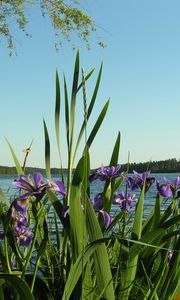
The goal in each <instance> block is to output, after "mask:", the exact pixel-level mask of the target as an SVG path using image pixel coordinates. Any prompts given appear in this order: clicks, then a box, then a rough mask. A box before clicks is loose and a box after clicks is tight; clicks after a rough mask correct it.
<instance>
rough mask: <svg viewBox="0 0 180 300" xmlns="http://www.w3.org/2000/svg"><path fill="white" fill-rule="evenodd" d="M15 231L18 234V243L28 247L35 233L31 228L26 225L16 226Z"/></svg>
mask: <svg viewBox="0 0 180 300" xmlns="http://www.w3.org/2000/svg"><path fill="white" fill-rule="evenodd" d="M14 232H15V234H16V240H17V243H18V244H19V245H20V246H24V247H28V246H29V245H30V243H31V241H32V238H33V234H32V231H31V229H29V228H27V227H25V226H20V227H18V226H16V227H14Z"/></svg>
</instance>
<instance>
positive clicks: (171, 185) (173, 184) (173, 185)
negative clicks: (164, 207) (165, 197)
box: [169, 177, 180, 195]
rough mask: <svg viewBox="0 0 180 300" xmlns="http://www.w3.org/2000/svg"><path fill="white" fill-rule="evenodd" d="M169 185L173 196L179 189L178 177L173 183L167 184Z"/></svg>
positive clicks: (179, 178) (179, 181) (179, 180)
mask: <svg viewBox="0 0 180 300" xmlns="http://www.w3.org/2000/svg"><path fill="white" fill-rule="evenodd" d="M169 183H170V188H171V191H172V193H173V195H174V194H175V192H176V191H177V190H178V189H180V177H176V179H175V180H174V182H169Z"/></svg>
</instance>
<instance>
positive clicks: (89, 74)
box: [77, 68, 95, 92]
mask: <svg viewBox="0 0 180 300" xmlns="http://www.w3.org/2000/svg"><path fill="white" fill-rule="evenodd" d="M94 70H95V68H94V69H92V70H91V71H90V72H89V73H88V74H87V75H86V77H85V80H86V81H87V80H88V79H89V78H90V77H91V75H92V74H93V73H94ZM82 85H83V83H82V82H81V83H80V85H79V86H78V88H77V92H79V90H80V89H81V88H82Z"/></svg>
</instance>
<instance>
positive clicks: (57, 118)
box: [55, 71, 63, 177]
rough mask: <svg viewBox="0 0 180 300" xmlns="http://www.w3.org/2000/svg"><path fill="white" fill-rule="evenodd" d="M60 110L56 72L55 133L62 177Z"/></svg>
mask: <svg viewBox="0 0 180 300" xmlns="http://www.w3.org/2000/svg"><path fill="white" fill-rule="evenodd" d="M60 110H61V92H60V81H59V75H58V71H56V104H55V132H56V142H57V148H58V154H59V160H60V169H61V175H62V160H61V149H60ZM62 177H63V176H62Z"/></svg>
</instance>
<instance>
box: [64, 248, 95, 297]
mask: <svg viewBox="0 0 180 300" xmlns="http://www.w3.org/2000/svg"><path fill="white" fill-rule="evenodd" d="M97 248H98V245H93V246H88V247H87V248H86V250H85V251H84V252H83V253H81V254H80V255H79V257H78V259H77V260H76V262H75V264H74V265H73V266H72V268H71V270H70V272H69V276H68V279H67V281H66V285H65V288H64V294H63V298H62V300H69V298H70V296H71V294H72V292H73V290H74V288H75V286H76V284H77V282H78V280H79V278H80V276H81V274H82V272H83V270H82V262H83V265H84V267H85V266H86V264H87V262H88V261H89V259H90V257H91V256H92V254H93V253H94V251H95V250H96V249H97Z"/></svg>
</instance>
